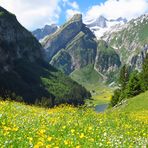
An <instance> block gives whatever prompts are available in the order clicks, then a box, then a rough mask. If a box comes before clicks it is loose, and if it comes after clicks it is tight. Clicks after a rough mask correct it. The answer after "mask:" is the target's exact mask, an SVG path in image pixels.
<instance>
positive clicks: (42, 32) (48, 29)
mask: <svg viewBox="0 0 148 148" xmlns="http://www.w3.org/2000/svg"><path fill="white" fill-rule="evenodd" d="M57 29H58V26H57V25H56V24H52V25H45V26H44V27H43V28H41V29H36V30H34V31H33V32H32V34H33V35H34V36H35V37H36V38H37V39H38V40H41V39H43V38H44V37H46V36H47V35H50V34H53V33H54V32H56V31H57Z"/></svg>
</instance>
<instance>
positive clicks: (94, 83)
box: [70, 65, 113, 105]
mask: <svg viewBox="0 0 148 148" xmlns="http://www.w3.org/2000/svg"><path fill="white" fill-rule="evenodd" d="M70 76H71V78H72V79H73V80H75V81H76V82H78V83H79V84H81V85H82V86H84V87H85V88H86V89H87V90H89V91H90V92H91V95H92V100H88V101H87V104H88V105H98V104H106V103H109V101H110V99H111V96H112V94H113V88H110V87H107V85H106V84H103V83H102V82H103V79H102V76H101V75H100V74H99V73H98V72H97V71H96V70H94V65H88V66H86V67H84V68H82V69H80V70H75V71H74V72H72V73H71V75H70Z"/></svg>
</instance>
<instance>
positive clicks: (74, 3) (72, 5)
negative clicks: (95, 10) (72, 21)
mask: <svg viewBox="0 0 148 148" xmlns="http://www.w3.org/2000/svg"><path fill="white" fill-rule="evenodd" d="M69 5H70V6H71V7H72V8H73V9H77V10H78V9H79V5H78V3H77V2H76V1H74V2H69Z"/></svg>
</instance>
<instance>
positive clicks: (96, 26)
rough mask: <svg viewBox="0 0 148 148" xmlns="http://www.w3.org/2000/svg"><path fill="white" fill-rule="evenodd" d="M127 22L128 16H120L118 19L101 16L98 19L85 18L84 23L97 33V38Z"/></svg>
mask: <svg viewBox="0 0 148 148" xmlns="http://www.w3.org/2000/svg"><path fill="white" fill-rule="evenodd" d="M126 22H127V20H126V18H122V17H119V18H117V19H111V20H108V19H106V18H105V17H104V16H102V15H101V16H99V17H98V18H96V19H92V20H87V21H85V20H84V23H85V24H86V26H87V27H88V28H90V29H91V31H92V32H93V33H94V34H95V36H96V38H97V39H100V38H101V37H102V36H103V35H104V33H105V32H106V31H109V30H110V29H113V28H118V27H120V26H121V25H123V24H125V23H126Z"/></svg>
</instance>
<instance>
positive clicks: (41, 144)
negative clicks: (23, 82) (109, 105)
mask: <svg viewBox="0 0 148 148" xmlns="http://www.w3.org/2000/svg"><path fill="white" fill-rule="evenodd" d="M137 104H138V105H137ZM147 104H148V92H146V93H144V94H141V95H139V96H137V97H135V98H133V99H131V100H128V101H127V102H126V104H124V105H123V106H121V107H120V108H115V109H110V110H108V111H106V112H104V113H96V112H94V111H93V110H92V109H88V108H83V107H80V108H74V107H72V106H60V107H56V108H53V109H43V108H39V107H33V106H27V105H24V104H20V103H15V102H8V101H6V102H3V101H0V147H2V148H3V147H6V148H9V147H12V148H20V147H23V148H28V147H34V148H50V147H51V148H58V147H59V148H86V147H93V148H99V147H100V148H102V147H103V148H108V147H109V148H115V147H125V148H126V147H128V148H129V147H131V148H134V147H138V148H140V147H141V148H142V147H147V144H148V135H147V131H148V107H147Z"/></svg>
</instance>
